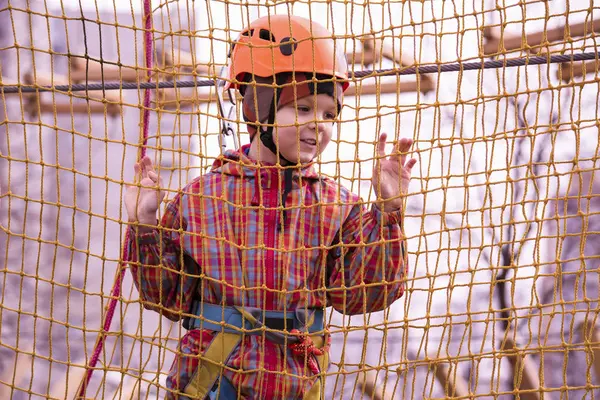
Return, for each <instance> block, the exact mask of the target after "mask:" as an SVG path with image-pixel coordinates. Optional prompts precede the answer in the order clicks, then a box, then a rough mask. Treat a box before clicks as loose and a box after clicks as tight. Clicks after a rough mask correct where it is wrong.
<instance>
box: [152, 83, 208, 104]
mask: <svg viewBox="0 0 600 400" xmlns="http://www.w3.org/2000/svg"><path fill="white" fill-rule="evenodd" d="M217 100H218V99H217V94H216V93H215V92H214V90H212V89H211V90H210V91H208V93H207V92H206V91H202V92H200V91H199V90H198V89H195V88H185V89H176V88H169V89H159V90H158V91H157V96H156V98H155V99H154V100H153V103H154V105H155V106H156V107H159V108H164V109H176V108H180V107H182V106H197V105H200V104H203V103H211V102H213V101H214V102H216V101H217Z"/></svg>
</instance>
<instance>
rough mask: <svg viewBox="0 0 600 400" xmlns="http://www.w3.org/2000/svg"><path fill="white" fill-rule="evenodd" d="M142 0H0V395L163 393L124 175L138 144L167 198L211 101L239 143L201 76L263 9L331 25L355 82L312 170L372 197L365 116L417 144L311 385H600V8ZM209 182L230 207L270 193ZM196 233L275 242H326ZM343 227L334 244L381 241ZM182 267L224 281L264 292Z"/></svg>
mask: <svg viewBox="0 0 600 400" xmlns="http://www.w3.org/2000/svg"><path fill="white" fill-rule="evenodd" d="M151 3H152V4H150V1H148V2H146V4H144V2H143V1H134V2H130V3H126V2H125V3H122V4H117V2H112V1H110V0H109V1H100V0H97V1H89V2H81V4H80V6H79V7H77V6H75V7H72V8H71V7H70V6H69V5H67V3H65V4H63V3H62V2H60V1H52V0H36V1H33V0H29V1H26V0H5V1H4V2H3V1H0V21H1V22H3V24H0V25H1V26H0V32H1V34H0V72H1V80H0V91H1V93H0V102H2V108H1V109H2V113H3V117H2V118H1V120H2V123H1V125H3V126H4V127H5V132H6V134H5V136H4V139H3V140H2V141H0V227H1V230H0V237H2V240H1V241H0V243H2V247H0V254H2V255H3V258H4V266H3V269H2V272H3V277H2V288H3V290H2V301H1V303H0V304H1V306H0V318H1V320H0V321H1V323H2V326H3V329H2V340H0V357H2V360H3V363H2V365H1V366H0V398H15V399H21V398H30V397H36V396H37V397H41V398H52V399H61V398H77V396H78V394H79V395H80V396H81V397H83V396H84V394H83V392H85V398H112V399H119V398H123V399H124V398H128V399H130V398H162V397H164V396H165V394H166V393H167V392H169V390H168V388H167V382H166V378H167V373H168V371H169V368H170V366H171V364H172V362H173V359H174V357H176V356H180V355H181V354H183V353H182V350H181V349H180V347H179V346H180V345H181V342H180V341H181V339H182V337H184V335H185V334H186V333H187V331H186V330H185V329H183V328H182V327H181V324H180V323H179V322H173V321H171V320H169V319H167V318H161V317H160V315H159V313H156V312H153V311H149V310H145V309H144V306H146V305H147V302H144V301H142V299H140V298H139V292H138V290H137V288H136V287H135V285H134V284H133V280H132V279H133V277H132V274H130V273H128V272H127V270H128V269H129V268H131V267H132V266H138V267H141V268H143V267H148V266H144V265H143V264H141V263H130V264H129V265H127V268H125V263H124V259H126V258H127V254H119V253H120V252H121V245H122V243H123V242H124V241H126V239H127V238H126V236H125V232H126V230H125V227H126V225H127V217H126V213H125V210H124V207H123V198H124V195H125V191H126V186H127V185H129V184H132V183H133V182H135V177H134V173H133V164H134V163H135V162H136V160H138V159H139V158H140V157H141V156H143V155H148V156H149V157H150V158H151V159H152V160H153V161H154V163H155V166H156V168H157V170H158V172H159V174H160V176H161V177H162V179H163V183H164V190H165V192H166V198H165V200H164V201H163V204H162V206H161V209H160V212H159V217H162V216H163V213H164V211H165V209H164V206H165V205H166V204H167V203H168V202H169V201H170V200H172V199H173V198H175V197H176V196H177V195H180V194H181V193H182V188H183V187H184V186H185V185H186V184H187V183H188V182H190V181H192V180H193V179H194V178H195V177H197V176H199V175H204V174H207V173H208V171H209V170H210V168H211V166H212V164H213V162H214V161H215V160H217V159H218V157H219V156H220V154H221V152H222V149H223V147H222V141H225V142H226V143H227V144H228V145H229V146H228V147H230V148H231V146H230V145H231V143H230V142H231V140H232V139H233V137H232V136H231V135H229V136H221V133H220V130H221V121H228V122H230V123H231V124H232V125H233V126H234V129H235V135H236V136H237V141H238V142H240V143H248V141H249V140H248V137H247V134H245V133H244V132H245V123H244V122H243V119H241V117H240V116H239V115H240V99H239V98H238V99H237V102H236V104H234V105H233V107H234V108H237V115H238V117H235V116H234V117H227V116H225V117H223V116H221V115H219V112H218V108H217V104H216V102H217V96H216V94H215V92H214V86H215V85H216V83H217V82H218V81H219V79H220V78H219V74H218V71H219V70H220V68H221V67H222V66H224V65H225V62H226V55H227V53H228V52H229V49H230V47H231V44H232V43H233V42H234V41H235V38H236V37H237V36H238V34H239V33H240V32H242V30H243V28H244V27H245V26H247V25H248V23H249V22H250V21H252V20H254V19H256V18H257V17H259V16H265V15H275V14H293V15H303V16H305V17H307V18H310V19H313V20H315V21H317V22H319V23H321V24H323V25H324V26H326V27H327V28H328V29H329V30H331V31H333V32H334V33H333V37H334V38H335V41H336V42H337V44H338V45H339V48H340V49H341V51H344V52H345V53H346V58H347V59H348V60H349V62H350V63H351V64H349V68H350V76H351V87H352V89H351V90H352V92H351V94H350V95H347V96H346V97H345V100H344V101H345V107H344V110H343V112H342V115H341V116H340V117H339V118H338V120H337V126H338V132H337V134H334V137H333V138H332V141H331V143H330V145H329V147H328V148H327V150H326V152H324V153H323V154H322V155H321V156H319V157H318V158H317V162H316V164H315V167H316V170H317V172H318V174H320V175H321V176H323V177H327V178H330V179H333V180H334V181H335V182H336V183H337V184H339V185H342V186H344V187H346V188H348V189H349V190H351V191H352V192H354V193H356V194H357V195H358V196H360V198H361V200H360V201H358V202H356V203H355V204H356V205H360V206H364V207H370V206H371V205H372V204H374V203H375V202H376V196H375V193H374V188H373V187H372V184H371V180H372V173H371V171H372V170H373V167H374V165H375V164H376V163H377V162H378V160H379V156H378V155H377V151H376V146H377V136H378V134H379V132H388V133H390V132H393V134H390V136H391V138H390V139H394V140H397V139H398V138H401V137H409V138H412V139H413V140H414V144H413V147H412V149H411V154H412V156H414V157H415V158H416V159H417V164H416V167H415V169H414V170H413V176H412V179H411V185H410V190H409V193H408V194H407V196H406V200H405V211H404V221H403V224H402V225H403V229H404V236H405V238H406V243H407V251H408V263H407V267H408V269H407V275H406V276H405V277H404V278H403V279H402V282H403V283H404V285H405V292H404V295H403V297H402V298H400V299H399V300H397V301H396V302H394V303H393V304H386V309H385V310H384V311H382V312H373V313H366V314H364V315H361V314H359V315H352V316H347V315H342V314H340V313H339V312H337V311H335V310H332V309H331V308H329V309H327V312H326V317H325V323H326V326H327V329H328V332H329V334H330V336H331V339H332V344H331V350H330V355H331V365H330V367H329V369H328V370H327V371H326V373H325V380H324V382H325V389H324V398H340V399H341V398H344V399H345V398H374V399H392V398H444V397H453V398H484V397H494V398H524V399H530V398H531V399H538V398H554V397H555V396H556V397H557V398H558V396H561V397H562V396H569V397H573V398H580V397H584V396H587V397H586V398H598V397H600V383H598V382H599V380H600V364H599V363H598V360H600V329H598V328H597V326H598V322H597V321H596V320H597V313H598V298H599V297H600V288H599V286H600V275H599V273H598V272H599V271H598V267H597V259H598V255H597V251H596V250H595V249H596V248H600V247H598V246H599V245H600V243H596V242H597V241H598V240H599V239H598V235H599V232H600V219H599V217H598V214H599V213H600V211H598V210H600V203H598V202H597V201H598V192H599V191H600V181H598V177H597V174H596V172H595V171H596V169H597V166H596V160H597V152H598V136H599V135H598V131H599V130H600V122H598V121H600V119H599V118H598V109H599V106H598V90H599V88H600V86H599V85H598V65H600V64H599V61H598V59H599V58H600V57H599V54H600V53H599V51H598V47H597V44H596V35H597V33H596V32H598V31H600V23H598V22H597V21H598V12H599V10H600V7H598V6H597V5H594V4H593V2H590V1H571V2H569V3H568V4H558V2H540V1H508V0H507V1H502V2H500V1H486V0H481V1H479V2H461V1H457V0H455V1H449V2H440V3H439V4H437V3H436V2H398V3H396V2H380V1H368V2H363V3H358V2H338V1H316V0H314V1H313V0H310V1H308V0H304V1H282V2H273V3H266V4H258V3H257V4H251V3H240V2H235V1H229V0H228V1H214V2H210V3H206V4H203V5H201V4H197V3H195V2H186V1H152V2H151ZM144 6H147V9H146V10H144ZM144 13H146V14H147V15H151V19H150V18H144ZM150 20H151V21H152V26H151V27H150V26H149V25H146V26H145V24H146V23H148V22H149V21H150ZM149 38H150V39H149ZM369 40H373V41H372V42H369ZM149 45H150V46H151V47H150V50H149V49H148V46H149ZM152 45H154V46H153V48H152ZM369 46H370V47H369ZM367 59H370V60H374V61H371V62H369V63H367V62H366V60H367ZM75 77H77V79H75ZM407 88H408V89H407ZM361 93H362V94H361ZM274 125H275V127H277V128H278V129H279V128H285V125H284V124H277V123H275V124H274ZM281 169H282V170H284V169H285V168H281ZM205 197H206V196H205ZM206 199H207V200H211V201H213V202H220V203H221V204H223V205H224V206H227V207H230V208H231V209H233V210H235V212H257V213H259V214H260V213H266V212H267V211H268V210H269V209H271V208H272V207H268V206H262V205H261V206H253V205H250V204H248V203H249V202H244V201H243V200H242V199H241V198H240V199H236V200H234V201H230V200H227V199H224V198H221V197H218V196H214V197H210V196H208V197H206ZM332 204H337V205H344V204H342V203H340V202H339V201H336V202H333V203H332ZM299 208H300V209H303V208H302V206H297V205H293V206H290V207H281V206H278V207H275V208H273V209H277V210H279V211H282V210H284V209H285V210H288V211H289V212H295V211H294V210H295V209H299ZM361 221H362V219H361ZM320 223H323V221H320ZM361 223H364V222H361ZM141 225H142V224H140V226H141ZM302 229H304V228H302ZM163 230H164V231H165V232H168V231H169V229H168V228H164V229H163ZM172 232H177V233H179V234H184V233H185V232H184V230H182V229H175V230H172ZM303 232H304V231H303V230H302V231H301V232H299V233H303ZM186 234H187V233H186ZM190 237H192V239H191V240H205V241H211V242H212V243H215V244H216V245H217V246H229V247H233V248H235V249H236V250H237V251H239V252H240V253H244V252H247V251H250V250H257V249H259V250H264V251H274V252H277V253H278V254H281V256H282V257H283V258H285V257H294V256H295V254H298V253H301V252H306V253H307V254H308V253H310V252H314V251H328V250H329V249H330V248H333V247H332V246H327V245H320V246H305V245H302V246H300V247H298V248H284V247H280V246H278V245H277V244H267V243H259V244H257V245H247V244H246V243H244V242H243V241H242V242H241V243H238V242H237V241H236V240H233V239H232V238H226V237H221V236H220V235H218V234H213V235H211V234H205V233H202V234H195V233H194V234H190ZM196 238H198V239H196ZM359 242H360V243H359V244H357V245H356V246H355V245H354V244H352V245H342V248H343V249H344V251H352V249H353V248H354V247H356V248H358V249H360V251H362V252H364V251H367V249H368V247H369V246H370V245H382V244H385V242H380V241H379V242H378V241H375V242H372V243H367V242H366V241H365V240H364V238H362V237H361V238H360V240H359ZM242 257H244V256H242ZM182 276H189V277H200V278H201V279H202V281H203V282H204V283H203V285H211V284H215V283H219V284H221V286H222V287H223V288H224V289H223V290H238V291H239V290H242V291H249V292H250V291H253V290H255V289H260V288H261V286H260V285H243V286H240V285H237V284H235V283H231V282H222V281H220V280H219V279H216V278H214V277H211V276H210V275H208V274H205V273H200V274H195V273H187V274H184V275H182ZM120 279H122V282H121V280H120ZM117 283H118V285H117ZM386 283H387V282H386ZM121 285H122V286H121ZM161 285H162V283H161ZM381 285H382V283H381V282H379V283H365V282H362V283H358V284H352V285H349V286H348V287H344V290H351V289H352V288H360V289H361V290H363V291H366V290H368V289H369V288H375V287H379V286H381ZM111 288H112V289H111ZM319 290H320V289H298V290H289V289H287V288H281V289H272V290H270V292H272V293H273V294H274V295H275V296H293V295H295V294H301V293H306V295H314V294H312V293H313V292H314V293H316V292H317V291H319ZM336 290H339V289H327V292H328V293H333V292H335V291H336ZM382 290H383V289H382ZM350 300H351V299H350V298H347V299H346V298H345V299H344V304H346V303H348V302H349V301H350ZM155 306H157V307H158V308H162V309H163V311H166V310H167V309H166V308H165V307H164V306H163V305H155ZM113 307H114V308H113ZM113 312H114V321H111V315H112V313H113ZM165 315H166V313H165ZM107 321H108V324H107ZM111 322H112V323H111ZM107 325H108V326H107ZM267 330H268V329H267ZM99 344H100V345H99ZM94 357H97V358H96V361H97V362H98V365H95V362H96V361H94ZM4 360H6V361H4ZM225 369H231V368H229V367H225ZM258 369H259V372H260V373H265V371H266V370H265V367H264V366H260V367H259V368H258ZM583 371H585V372H583ZM92 372H93V374H92ZM286 374H288V373H287V372H282V373H281V376H286ZM88 380H89V383H88Z"/></svg>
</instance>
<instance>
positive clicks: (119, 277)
mask: <svg viewBox="0 0 600 400" xmlns="http://www.w3.org/2000/svg"><path fill="white" fill-rule="evenodd" d="M144 52H145V67H146V78H147V80H148V82H149V81H150V80H151V78H152V53H153V38H152V8H151V5H150V0H144ZM150 90H151V89H149V88H146V89H144V103H143V107H144V109H143V116H142V147H141V150H140V155H139V157H140V159H141V158H143V157H144V156H145V155H146V144H147V142H148V123H149V120H150ZM128 239H129V230H127V231H126V233H125V242H126V243H127V242H128ZM128 259H129V254H128V251H127V247H123V251H122V257H121V262H120V263H119V268H118V270H117V274H116V276H115V281H114V283H113V287H112V289H111V292H110V299H109V302H108V305H107V307H106V309H107V311H106V315H105V319H104V323H103V324H102V330H101V331H100V333H99V334H98V338H97V339H96V344H95V345H94V351H93V353H92V357H91V358H90V362H89V364H88V365H87V367H86V373H85V375H84V379H83V380H82V382H81V384H80V385H79V390H78V391H77V393H78V394H77V398H85V391H86V389H87V386H88V384H89V382H90V380H91V378H92V374H93V372H94V368H95V367H96V364H97V363H98V360H99V359H100V353H101V352H102V349H103V348H104V342H105V341H106V333H107V332H108V331H109V330H110V325H111V323H112V319H113V316H114V314H115V308H116V307H117V303H118V301H119V297H120V296H121V286H122V283H123V278H124V276H125V272H126V271H127V268H126V267H127V260H128Z"/></svg>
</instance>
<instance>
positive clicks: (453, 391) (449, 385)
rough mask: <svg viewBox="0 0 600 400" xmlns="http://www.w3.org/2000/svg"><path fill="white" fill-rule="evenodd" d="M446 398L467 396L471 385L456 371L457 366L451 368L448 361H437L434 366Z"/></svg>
mask: <svg viewBox="0 0 600 400" xmlns="http://www.w3.org/2000/svg"><path fill="white" fill-rule="evenodd" d="M432 368H433V369H434V374H435V377H436V378H437V380H438V382H439V383H440V385H442V388H444V394H445V396H447V397H446V398H454V397H467V396H468V395H469V386H468V385H467V383H466V382H465V381H464V379H463V378H462V377H461V376H460V375H458V374H457V373H456V370H455V368H450V367H449V366H448V364H447V363H436V364H434V365H433V366H432Z"/></svg>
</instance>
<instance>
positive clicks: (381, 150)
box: [377, 132, 387, 158]
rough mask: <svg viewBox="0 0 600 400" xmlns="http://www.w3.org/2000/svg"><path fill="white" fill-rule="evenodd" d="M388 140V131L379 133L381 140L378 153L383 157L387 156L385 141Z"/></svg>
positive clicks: (378, 144) (378, 143)
mask: <svg viewBox="0 0 600 400" xmlns="http://www.w3.org/2000/svg"><path fill="white" fill-rule="evenodd" d="M386 140H387V133H385V132H384V133H382V134H381V135H379V141H378V142H377V155H378V156H379V157H381V158H385V142H386Z"/></svg>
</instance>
